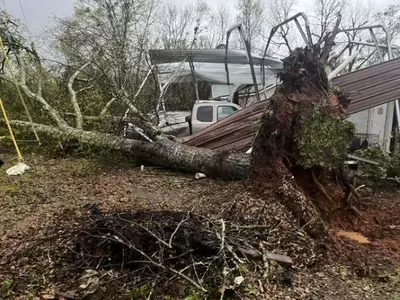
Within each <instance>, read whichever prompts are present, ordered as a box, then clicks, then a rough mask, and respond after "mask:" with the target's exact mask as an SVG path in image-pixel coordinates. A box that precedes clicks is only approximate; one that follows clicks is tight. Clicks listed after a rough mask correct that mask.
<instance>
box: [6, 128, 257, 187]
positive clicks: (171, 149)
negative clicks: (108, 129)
mask: <svg viewBox="0 0 400 300" xmlns="http://www.w3.org/2000/svg"><path fill="white" fill-rule="evenodd" d="M12 124H13V125H14V126H17V127H28V126H30V124H29V123H28V122H23V121H13V122H12ZM34 127H35V129H36V130H37V132H39V133H43V134H46V135H48V136H50V137H52V138H53V139H58V140H71V139H74V140H77V141H78V142H79V143H82V144H88V145H91V146H95V147H100V148H105V149H110V150H120V151H123V152H125V153H129V154H131V155H132V156H133V157H134V158H136V159H137V160H139V161H142V162H143V163H150V164H158V165H162V166H166V167H172V168H176V169H180V170H184V171H188V172H202V173H205V174H207V175H208V176H212V177H218V178H226V179H244V178H247V177H248V174H249V167H250V157H249V155H247V154H243V153H237V152H223V151H213V150H209V149H202V148H196V147H191V146H187V145H183V144H181V143H179V142H175V141H171V140H169V139H168V138H167V137H165V136H163V135H160V136H159V138H158V139H157V140H155V141H154V142H148V141H143V140H134V139H126V138H123V137H119V136H116V135H113V134H106V133H101V132H93V131H84V130H81V129H77V128H73V127H67V128H57V127H54V126H49V125H43V124H34Z"/></svg>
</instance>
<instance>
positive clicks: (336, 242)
mask: <svg viewBox="0 0 400 300" xmlns="http://www.w3.org/2000/svg"><path fill="white" fill-rule="evenodd" d="M2 158H3V159H4V160H5V161H7V162H8V164H7V165H6V166H4V167H3V168H2V169H1V173H0V234H1V244H0V284H2V288H1V291H0V298H1V299H7V298H9V299H29V298H31V299H35V297H38V296H40V295H41V297H42V298H41V299H63V297H64V299H65V298H66V296H67V294H66V293H68V290H69V289H73V288H74V287H75V288H76V287H77V286H79V284H80V283H79V278H81V277H82V275H84V274H85V270H83V269H77V268H72V266H69V265H68V263H67V262H66V261H65V260H64V259H65V257H66V255H67V254H66V253H64V252H63V251H68V249H70V248H69V246H68V245H63V247H60V248H58V247H59V246H60V245H59V244H58V243H57V241H51V242H50V243H46V239H50V238H51V237H49V232H54V231H55V230H58V231H60V232H63V230H65V228H71V227H73V226H74V222H75V221H74V220H76V219H77V218H79V217H80V216H81V215H82V214H84V213H85V212H84V210H83V207H84V206H85V205H87V204H97V205H98V207H99V208H100V209H101V210H103V211H110V212H112V211H116V210H123V211H128V210H134V211H138V210H151V211H161V210H174V211H193V212H195V213H198V214H202V215H207V216H208V217H211V218H221V217H223V218H224V219H227V220H230V221H231V222H235V223H236V224H244V225H251V224H263V225H266V226H270V227H271V230H270V234H269V235H268V240H267V242H268V248H269V249H268V250H270V251H275V252H277V253H281V254H288V255H290V256H291V257H292V258H293V260H294V263H295V268H294V276H293V280H292V285H287V284H284V281H283V280H277V279H276V278H275V279H274V280H271V281H269V282H266V281H265V282H261V281H256V280H253V279H252V278H245V283H244V284H246V289H245V290H247V294H242V295H243V297H244V299H400V198H399V193H398V192H395V191H390V192H388V191H387V192H381V193H379V194H375V195H373V196H372V197H370V199H368V200H365V201H364V202H363V203H362V204H360V211H361V213H362V215H363V219H358V220H357V219H355V218H354V216H352V217H351V215H348V214H346V213H343V214H342V215H338V216H337V217H336V218H335V219H334V220H333V221H332V228H331V238H329V239H328V240H326V241H323V242H321V241H313V240H311V239H310V238H309V237H307V236H305V234H304V232H303V231H302V230H301V228H299V227H298V225H297V224H296V220H294V219H293V217H292V216H291V215H290V214H289V213H287V212H286V210H285V209H284V208H283V207H282V206H281V205H279V204H277V203H275V202H274V201H273V199H272V198H271V199H260V198H259V197H257V196H255V195H253V194H252V193H251V191H250V190H249V188H248V183H247V182H228V181H219V180H210V179H204V180H200V181H196V180H194V178H193V177H194V176H193V174H182V173H177V172H173V171H169V170H163V169H156V168H145V170H144V171H141V170H140V168H138V167H136V166H133V165H126V166H122V165H121V164H115V165H110V164H106V165H102V164H99V163H98V162H97V161H90V160H84V159H77V158H67V159H51V158H48V157H42V156H36V155H31V156H27V157H26V161H27V163H28V164H29V165H30V166H31V168H32V169H31V170H30V171H28V172H27V173H26V174H24V175H23V176H20V177H7V176H6V175H5V172H4V171H5V169H6V168H7V167H9V166H11V165H12V162H10V160H11V159H12V157H11V156H10V155H5V156H3V157H2ZM50 229H51V230H50ZM340 230H343V231H347V232H353V231H355V232H357V233H360V234H362V235H364V236H365V237H366V238H367V239H368V240H369V241H370V243H368V244H360V243H358V242H357V241H354V240H352V239H349V238H346V237H339V236H337V234H336V233H337V232H338V231H340ZM66 234H67V230H66ZM38 242H39V243H42V244H43V245H46V247H42V248H41V250H43V251H41V252H37V253H32V252H29V251H28V250H29V249H33V246H32V245H33V244H35V245H36V244H37V243H38ZM43 248H44V249H43ZM66 249H67V250H66ZM61 269H63V271H62V272H61ZM96 271H97V272H98V274H99V275H98V277H99V278H100V280H101V282H102V283H101V284H100V287H99V288H98V291H96V292H95V293H93V294H91V295H89V296H87V299H142V298H143V299H146V298H147V295H148V294H149V291H142V292H143V294H145V295H141V296H138V293H137V291H135V285H134V284H133V283H132V282H131V281H130V279H129V280H128V277H129V276H128V275H127V273H126V271H123V270H112V271H110V270H96ZM185 292H187V291H185V290H182V291H180V294H181V296H180V298H182V299H184V298H185ZM157 297H158V298H157V299H174V298H171V297H169V298H168V296H167V295H166V296H165V297H161V298H159V297H160V296H157ZM191 297H192V298H189V297H187V298H186V299H202V298H201V297H200V298H199V297H198V298H193V295H192V296H191ZM215 297H217V296H216V295H211V296H209V298H210V299H213V298H215ZM175 298H176V297H175ZM38 299H40V298H38Z"/></svg>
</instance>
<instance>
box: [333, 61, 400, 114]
mask: <svg viewBox="0 0 400 300" xmlns="http://www.w3.org/2000/svg"><path fill="white" fill-rule="evenodd" d="M332 83H333V84H335V85H338V86H340V87H341V88H342V89H343V90H344V91H345V92H347V93H349V94H350V97H351V102H350V106H349V108H348V110H347V112H348V114H353V113H356V112H359V111H362V110H365V109H368V108H371V107H375V106H378V105H380V104H383V103H387V102H391V101H394V100H396V99H399V98H400V58H396V59H392V60H389V61H386V62H383V63H380V64H377V65H374V66H371V67H368V68H364V69H361V70H358V71H356V72H352V73H349V74H346V75H343V76H339V77H336V78H334V79H332Z"/></svg>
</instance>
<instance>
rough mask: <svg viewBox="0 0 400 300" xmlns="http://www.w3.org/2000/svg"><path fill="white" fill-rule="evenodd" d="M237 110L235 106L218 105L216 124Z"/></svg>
mask: <svg viewBox="0 0 400 300" xmlns="http://www.w3.org/2000/svg"><path fill="white" fill-rule="evenodd" d="M237 110H239V109H238V108H237V107H236V106H232V105H219V106H218V108H217V122H218V121H221V120H222V119H224V118H226V117H228V116H230V115H231V114H233V113H234V112H236V111H237Z"/></svg>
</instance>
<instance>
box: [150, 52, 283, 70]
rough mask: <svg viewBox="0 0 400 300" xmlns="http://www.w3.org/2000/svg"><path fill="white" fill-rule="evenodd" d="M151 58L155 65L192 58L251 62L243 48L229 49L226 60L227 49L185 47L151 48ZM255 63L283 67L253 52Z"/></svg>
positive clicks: (203, 60) (237, 62) (280, 62)
mask: <svg viewBox="0 0 400 300" xmlns="http://www.w3.org/2000/svg"><path fill="white" fill-rule="evenodd" d="M149 53H150V58H151V61H152V63H153V64H154V65H158V64H168V63H177V62H182V61H185V60H186V59H188V58H190V60H191V61H193V62H197V63H220V64H225V62H227V63H229V64H243V65H247V64H249V61H248V58H247V55H246V52H245V51H243V50H234V49H229V50H228V52H227V55H226V61H225V49H193V50H191V49H187V50H186V49H185V50H159V49H157V50H150V51H149ZM252 58H253V64H254V65H262V64H264V65H265V66H268V67H271V68H277V69H281V68H282V61H281V60H279V59H273V58H269V57H266V58H265V59H264V61H263V59H262V57H261V56H258V55H254V54H252Z"/></svg>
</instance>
